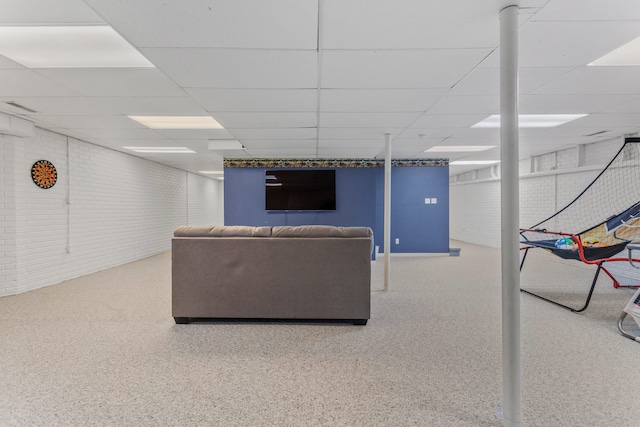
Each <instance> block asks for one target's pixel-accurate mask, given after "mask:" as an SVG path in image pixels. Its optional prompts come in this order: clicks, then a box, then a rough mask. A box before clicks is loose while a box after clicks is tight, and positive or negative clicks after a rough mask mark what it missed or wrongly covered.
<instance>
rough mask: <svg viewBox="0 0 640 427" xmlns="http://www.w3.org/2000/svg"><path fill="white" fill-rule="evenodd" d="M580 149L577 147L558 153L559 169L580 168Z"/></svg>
mask: <svg viewBox="0 0 640 427" xmlns="http://www.w3.org/2000/svg"><path fill="white" fill-rule="evenodd" d="M577 159H578V149H577V148H576V147H573V148H569V149H567V150H562V151H558V157H557V159H556V161H557V167H558V170H560V169H571V168H575V167H578V163H577Z"/></svg>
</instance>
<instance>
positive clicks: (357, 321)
mask: <svg viewBox="0 0 640 427" xmlns="http://www.w3.org/2000/svg"><path fill="white" fill-rule="evenodd" d="M367 320H369V319H353V324H354V325H366V324H367Z"/></svg>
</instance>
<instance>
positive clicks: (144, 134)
mask: <svg viewBox="0 0 640 427" xmlns="http://www.w3.org/2000/svg"><path fill="white" fill-rule="evenodd" d="M68 130H69V131H70V132H78V133H80V134H82V135H84V136H86V137H87V138H95V139H106V140H109V139H155V138H157V139H166V137H164V136H162V135H161V134H159V133H158V132H156V131H155V130H153V129H137V128H106V129H74V128H69V129H68Z"/></svg>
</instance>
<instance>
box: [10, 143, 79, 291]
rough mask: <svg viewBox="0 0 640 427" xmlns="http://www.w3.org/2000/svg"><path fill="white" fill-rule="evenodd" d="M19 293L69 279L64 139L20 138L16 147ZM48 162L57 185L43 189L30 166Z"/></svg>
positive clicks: (65, 151) (65, 149) (65, 150)
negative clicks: (55, 175)
mask: <svg viewBox="0 0 640 427" xmlns="http://www.w3.org/2000/svg"><path fill="white" fill-rule="evenodd" d="M15 147H16V148H15V150H16V153H15V163H14V165H15V189H16V208H15V214H16V242H17V250H16V257H17V264H16V267H17V279H18V283H17V288H16V290H17V292H18V293H19V292H24V291H25V290H28V289H34V288H39V287H41V286H44V284H46V283H56V282H60V281H62V280H64V279H66V278H67V276H66V275H65V270H66V265H67V263H68V259H67V254H66V251H65V243H66V233H67V205H66V194H67V189H68V184H69V182H68V179H67V176H66V173H65V171H66V170H67V169H68V167H67V148H66V138H65V137H63V136H61V135H58V134H55V133H50V132H44V131H37V132H36V133H35V136H34V137H33V138H20V139H17V140H16V146H15ZM38 160H49V161H50V162H51V163H53V164H54V166H55V167H56V170H57V172H58V181H57V183H56V185H55V186H54V187H52V188H50V189H47V190H44V189H42V188H40V187H38V186H36V185H35V184H34V183H33V181H32V180H31V166H32V165H33V164H34V163H35V162H36V161H38Z"/></svg>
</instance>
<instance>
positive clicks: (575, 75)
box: [534, 67, 640, 95]
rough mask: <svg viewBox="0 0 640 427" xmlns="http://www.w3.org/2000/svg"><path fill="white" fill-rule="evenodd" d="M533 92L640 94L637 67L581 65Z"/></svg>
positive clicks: (542, 93)
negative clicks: (581, 66)
mask: <svg viewBox="0 0 640 427" xmlns="http://www.w3.org/2000/svg"><path fill="white" fill-rule="evenodd" d="M534 93H535V94H541V95H544V94H562V95H580V94H609V95H613V94H620V95H630V94H635V95H638V94H640V78H638V68H637V67H583V68H576V69H575V70H574V71H572V72H570V73H567V74H565V75H563V76H562V77H560V78H558V79H556V80H555V81H553V82H551V83H549V84H547V85H546V86H544V87H542V88H540V89H538V90H536V91H535V92H534Z"/></svg>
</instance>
